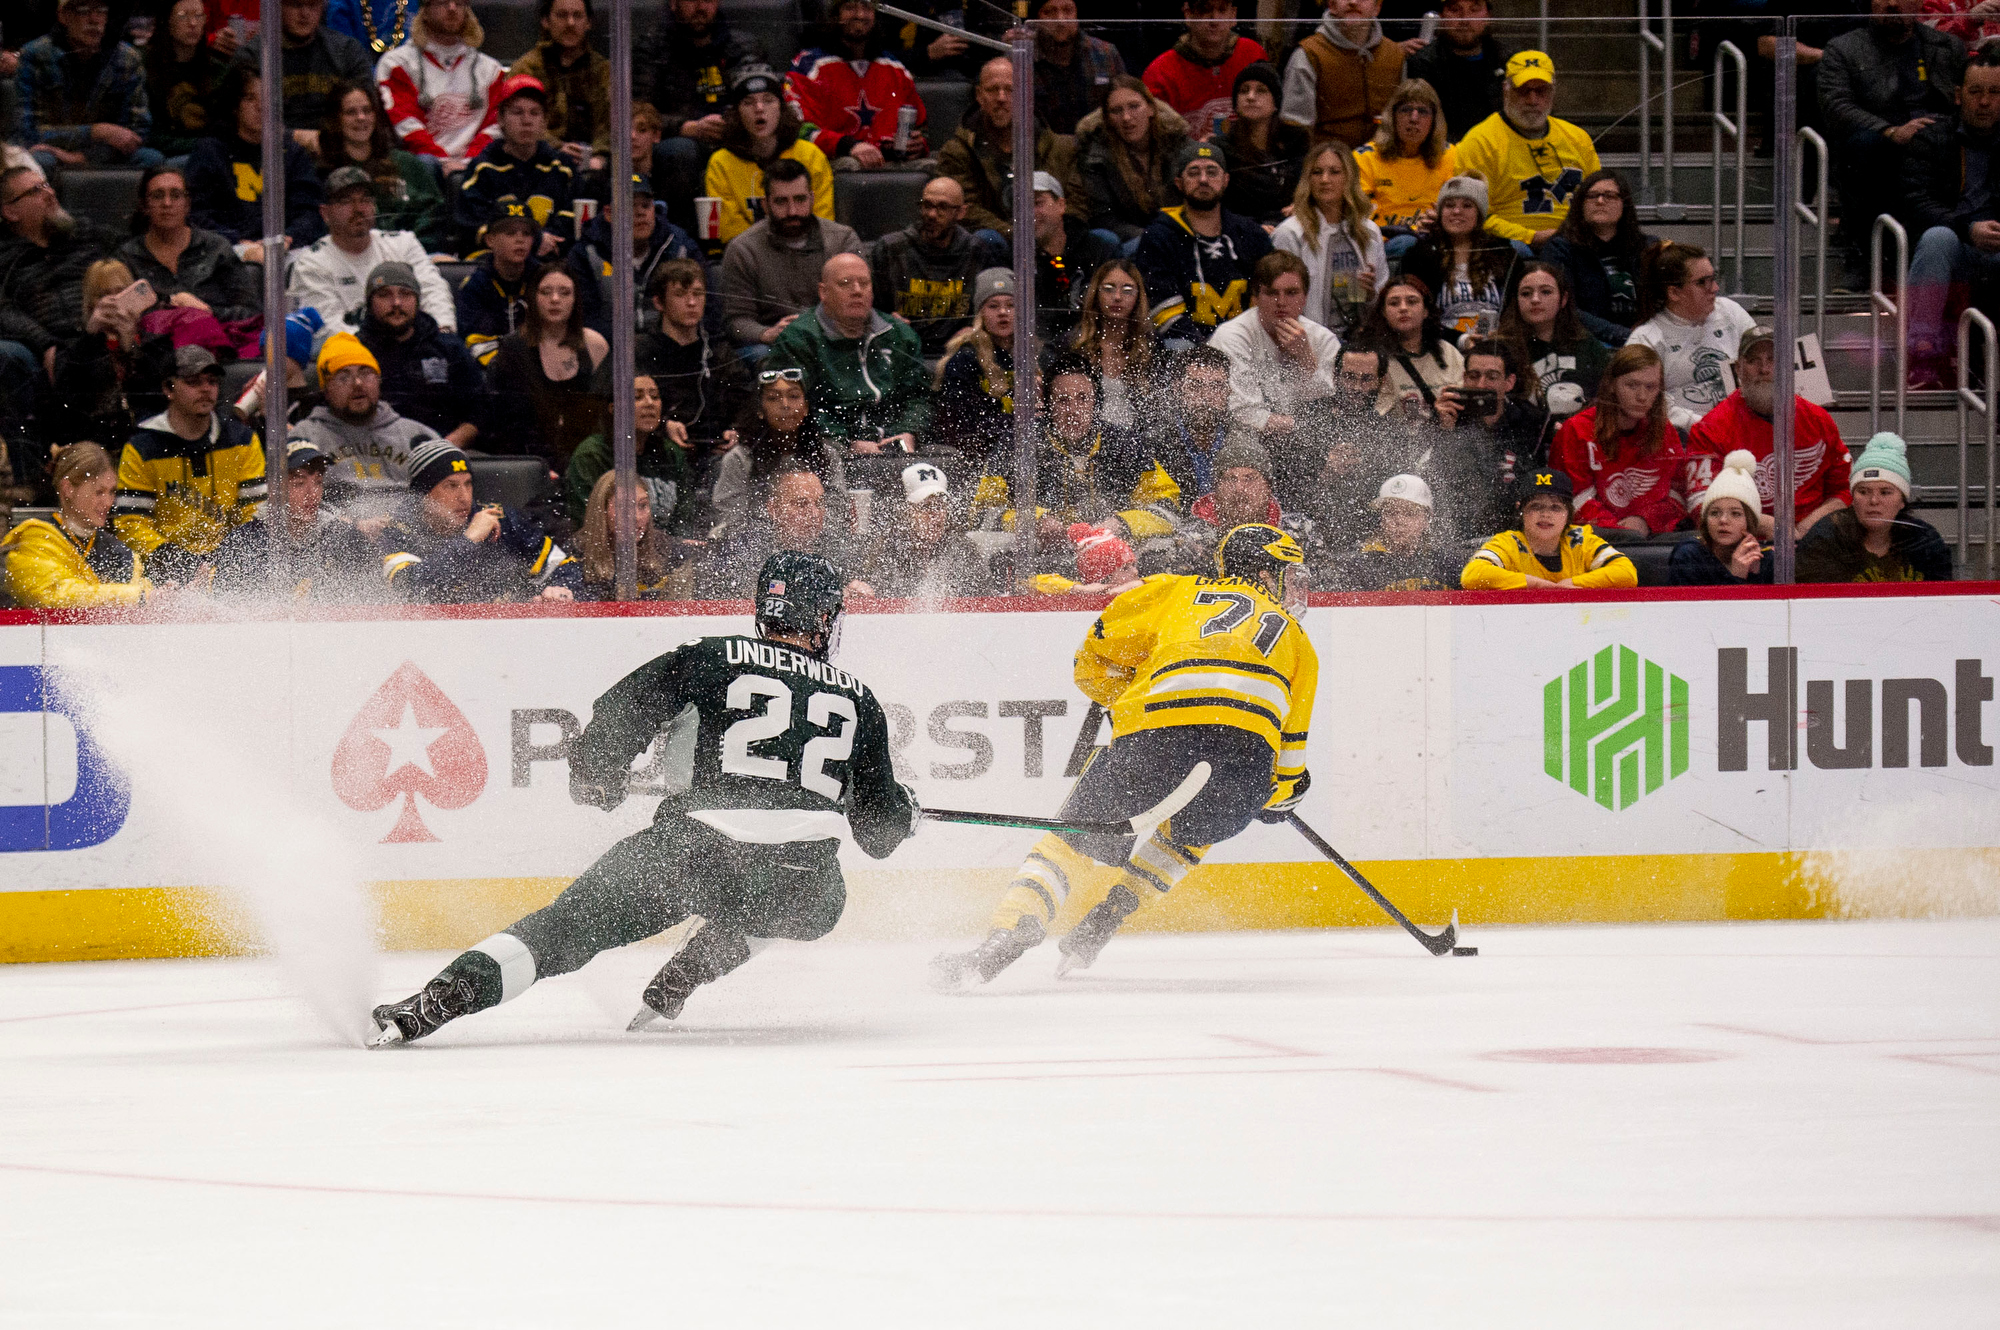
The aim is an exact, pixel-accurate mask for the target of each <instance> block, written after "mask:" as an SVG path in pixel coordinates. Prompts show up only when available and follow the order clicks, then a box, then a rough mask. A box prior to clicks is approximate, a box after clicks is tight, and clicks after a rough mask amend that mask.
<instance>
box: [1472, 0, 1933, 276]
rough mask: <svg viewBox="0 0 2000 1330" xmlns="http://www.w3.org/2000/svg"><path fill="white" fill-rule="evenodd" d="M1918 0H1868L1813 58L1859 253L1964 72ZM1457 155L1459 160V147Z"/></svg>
mask: <svg viewBox="0 0 2000 1330" xmlns="http://www.w3.org/2000/svg"><path fill="white" fill-rule="evenodd" d="M1923 7H1924V6H1923V0H1871V2H1870V4H1869V7H1868V12H1869V14H1870V18H1869V20H1868V26H1867V27H1865V28H1856V29H1855V30H1854V31H1852V32H1844V33H1842V34H1841V35H1840V36H1838V37H1835V38H1834V39H1833V40H1832V41H1830V42H1828V43H1827V44H1826V54H1825V55H1824V56H1822V57H1821V59H1820V63H1819V104H1820V110H1821V112H1822V113H1823V114H1824V115H1825V117H1826V128H1827V134H1826V137H1827V139H1828V141H1829V143H1830V145H1831V146H1832V148H1833V183H1834V185H1835V187H1836V188H1838V189H1839V190H1840V218H1841V221H1840V228H1841V238H1842V239H1843V240H1844V241H1845V242H1846V244H1847V246H1848V248H1850V249H1852V250H1854V251H1856V252H1857V253H1860V254H1866V253H1867V252H1868V245H1869V233H1870V231H1871V230H1872V229H1873V227H1874V225H1875V218H1876V215H1877V214H1879V213H1885V212H1901V211H1902V183H1903V158H1904V151H1903V150H1904V149H1905V148H1906V147H1908V146H1909V144H1910V141H1911V140H1912V139H1914V138H1916V136H1917V135H1918V134H1921V133H1922V132H1923V131H1924V130H1925V129H1927V128H1929V127H1930V126H1931V125H1932V124H1934V123H1936V122H1937V121H1939V120H1943V119H1944V118H1946V117H1947V116H1949V115H1950V114H1951V113H1952V111H1953V109H1954V104H1955V102H1956V100H1957V98H1958V86H1959V83H1960V81H1961V80H1962V79H1963V78H1964V77H1965V43H1964V42H1961V41H1960V40H1959V39H1958V38H1956V37H1954V36H1952V35H1951V34H1949V33H1945V32H1939V31H1938V30H1937V29H1936V28H1932V27H1929V26H1927V25H1925V24H1922V23H1919V22H1918V21H1917V15H1918V14H1919V13H1920V12H1922V10H1923ZM1458 162H1459V165H1460V166H1464V165H1465V153H1464V151H1463V149H1461V150H1460V152H1459V156H1458Z"/></svg>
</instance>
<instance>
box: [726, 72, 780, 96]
mask: <svg viewBox="0 0 2000 1330" xmlns="http://www.w3.org/2000/svg"><path fill="white" fill-rule="evenodd" d="M780 86H781V85H780V84H779V82H778V76H777V75H776V74H774V73H772V72H771V67H770V66H769V65H745V66H743V68H741V69H739V70H737V71H736V77H735V78H732V79H731V80H729V104H730V105H731V106H735V105H737V104H738V103H739V102H741V101H742V100H743V99H744V98H745V97H748V96H749V95H750V94H751V93H753V92H777V91H778V89H779V87H780Z"/></svg>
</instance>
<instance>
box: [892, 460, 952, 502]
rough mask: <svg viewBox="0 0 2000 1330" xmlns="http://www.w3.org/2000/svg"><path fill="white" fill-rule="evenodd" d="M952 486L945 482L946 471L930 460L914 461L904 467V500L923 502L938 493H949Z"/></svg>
mask: <svg viewBox="0 0 2000 1330" xmlns="http://www.w3.org/2000/svg"><path fill="white" fill-rule="evenodd" d="M950 492H951V486H950V485H948V484H946V483H945V478H944V472H942V471H940V470H938V468H937V467H935V466H933V465H932V464H931V463H929V462H913V463H911V464H910V465H909V466H906V467H904V468H903V501H904V502H905V503H910V504H919V503H922V502H923V501H924V500H925V499H928V498H930V497H932V496H933V495H937V494H949V493H950Z"/></svg>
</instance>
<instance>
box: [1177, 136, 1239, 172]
mask: <svg viewBox="0 0 2000 1330" xmlns="http://www.w3.org/2000/svg"><path fill="white" fill-rule="evenodd" d="M1190 162H1214V163H1215V164H1216V165H1217V166H1219V167H1221V168H1222V169H1223V170H1225V171H1227V170H1228V169H1229V156H1228V154H1227V153H1225V152H1223V151H1222V148H1221V147H1220V145H1218V144H1214V143H1192V142H1190V143H1183V144H1182V145H1181V150H1180V151H1179V152H1177V153H1175V154H1174V174H1175V175H1179V174H1180V173H1181V172H1183V171H1185V170H1187V169H1188V163H1190Z"/></svg>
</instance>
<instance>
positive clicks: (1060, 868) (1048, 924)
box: [991, 834, 1113, 930]
mask: <svg viewBox="0 0 2000 1330" xmlns="http://www.w3.org/2000/svg"><path fill="white" fill-rule="evenodd" d="M1112 871H1113V870H1111V869H1108V868H1106V867H1105V866H1104V865H1103V864H1100V863H1098V862H1097V861H1096V860H1094V859H1092V858H1091V857H1090V856H1089V855H1087V854H1084V853H1082V852H1080V851H1078V850H1076V849H1073V848H1072V847H1071V846H1070V843H1069V842H1068V841H1066V840H1064V839H1063V838H1062V837H1060V836H1057V835H1054V834H1050V835H1047V836H1044V837H1042V838H1041V839H1040V840H1039V841H1037V842H1035V848H1034V849H1032V850H1030V851H1029V852H1028V857H1027V858H1026V859H1023V860H1022V861H1021V866H1020V868H1019V869H1017V870H1015V873H1014V880H1013V881H1012V882H1010V883H1008V884H1007V894H1006V895H1004V896H1002V897H1001V898H1000V904H999V906H998V907H996V908H995V909H994V911H993V922H992V925H991V927H993V928H1000V929H1008V930H1012V929H1013V928H1014V927H1015V926H1016V925H1018V924H1019V923H1020V922H1021V920H1022V919H1024V918H1028V917H1030V916H1032V917H1033V918H1035V919H1037V920H1039V921H1040V922H1041V925H1042V927H1043V928H1044V929H1053V928H1054V927H1055V922H1056V914H1057V913H1058V912H1059V911H1060V910H1061V909H1062V903H1063V901H1065V900H1067V899H1068V898H1069V894H1070V892H1071V891H1072V890H1074V889H1076V888H1078V887H1083V888H1086V889H1088V888H1089V887H1090V886H1092V885H1094V884H1095V882H1096V881H1097V880H1100V879H1109V878H1110V877H1111V875H1112Z"/></svg>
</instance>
